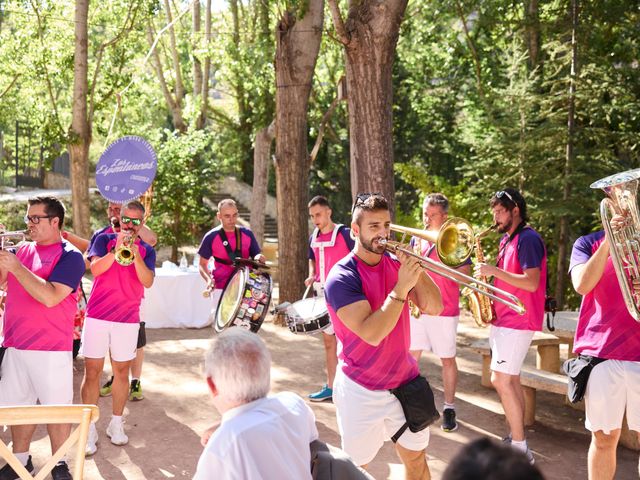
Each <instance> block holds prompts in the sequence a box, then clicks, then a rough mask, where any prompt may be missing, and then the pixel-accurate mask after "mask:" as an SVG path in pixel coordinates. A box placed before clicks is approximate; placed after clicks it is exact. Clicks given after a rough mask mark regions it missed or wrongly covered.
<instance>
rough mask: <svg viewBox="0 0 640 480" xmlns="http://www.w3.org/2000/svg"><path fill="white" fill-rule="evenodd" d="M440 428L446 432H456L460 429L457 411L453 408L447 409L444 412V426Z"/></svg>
mask: <svg viewBox="0 0 640 480" xmlns="http://www.w3.org/2000/svg"><path fill="white" fill-rule="evenodd" d="M440 428H441V429H442V430H444V431H445V432H455V431H456V430H457V429H458V422H456V411H455V410H454V409H453V408H445V409H444V411H443V412H442V425H440Z"/></svg>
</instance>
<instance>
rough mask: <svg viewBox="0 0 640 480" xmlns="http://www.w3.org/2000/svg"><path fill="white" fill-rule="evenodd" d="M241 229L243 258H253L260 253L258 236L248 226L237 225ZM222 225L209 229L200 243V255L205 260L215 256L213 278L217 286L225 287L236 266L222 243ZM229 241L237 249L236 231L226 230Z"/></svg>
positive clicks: (241, 252) (232, 247)
mask: <svg viewBox="0 0 640 480" xmlns="http://www.w3.org/2000/svg"><path fill="white" fill-rule="evenodd" d="M237 228H239V229H240V245H241V248H240V256H241V257H242V258H253V257H255V256H256V255H258V254H259V253H260V246H259V245H258V241H257V240H256V237H254V236H253V233H252V232H251V230H249V229H248V228H244V227H237ZM221 230H222V225H219V226H217V227H216V228H214V229H213V230H209V231H208V232H207V234H206V235H205V236H204V238H203V239H202V242H201V243H200V248H199V249H198V255H200V256H201V257H202V258H204V259H205V260H209V259H210V258H211V257H213V259H214V261H215V266H214V267H213V272H212V276H213V280H214V283H215V286H216V288H224V287H225V286H226V285H227V282H228V281H229V278H230V277H231V275H232V274H233V272H234V271H235V267H234V266H233V265H232V264H231V259H230V258H229V254H228V253H227V249H226V248H225V246H224V245H223V244H222V237H221V236H220V231H221ZM225 235H226V236H227V240H228V242H229V248H231V251H232V252H235V251H236V235H235V233H234V232H225Z"/></svg>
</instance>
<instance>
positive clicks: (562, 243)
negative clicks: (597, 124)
mask: <svg viewBox="0 0 640 480" xmlns="http://www.w3.org/2000/svg"><path fill="white" fill-rule="evenodd" d="M577 30H578V0H571V76H570V82H569V108H568V115H567V117H568V118H567V148H566V155H565V161H564V173H563V175H562V182H563V185H562V203H563V205H568V204H569V197H570V195H571V178H570V174H571V167H572V165H573V164H574V162H575V152H574V149H573V146H574V142H575V130H576V125H575V121H576V119H575V116H576V75H577V69H578V68H577V65H578V42H577V38H576V35H577ZM569 236H570V232H569V216H568V215H567V214H565V215H562V216H561V217H560V239H559V242H558V268H557V270H556V292H555V296H556V299H557V300H558V305H559V306H560V307H561V308H562V307H563V305H564V291H565V279H566V271H567V258H568V256H569V255H568V253H569Z"/></svg>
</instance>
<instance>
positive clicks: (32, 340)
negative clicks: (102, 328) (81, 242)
mask: <svg viewBox="0 0 640 480" xmlns="http://www.w3.org/2000/svg"><path fill="white" fill-rule="evenodd" d="M16 256H17V257H18V260H20V263H22V265H24V266H25V267H27V268H28V269H29V270H31V271H32V272H33V273H35V274H36V275H37V276H38V277H40V278H43V279H44V280H46V281H47V282H51V283H54V282H55V283H61V284H63V285H66V286H68V287H70V288H71V289H72V292H71V293H70V294H69V295H67V296H66V297H65V298H64V299H63V300H62V301H61V302H60V303H59V304H57V305H56V306H54V307H46V306H44V305H43V304H42V303H40V302H38V301H37V300H35V299H34V298H33V297H32V296H31V295H29V293H27V291H26V290H25V289H24V287H23V286H22V285H21V284H20V282H18V280H16V278H15V277H14V276H13V274H11V273H9V275H8V277H7V300H6V305H5V313H4V342H3V345H4V346H5V347H14V348H17V349H18V350H44V351H51V352H53V351H65V352H66V351H71V349H72V348H73V319H74V318H75V314H76V309H77V301H78V297H77V288H78V285H79V284H80V279H81V278H82V275H83V274H84V260H83V258H82V253H80V252H79V251H78V250H77V249H76V248H75V247H74V246H73V245H71V244H70V243H69V242H67V241H62V242H60V243H54V244H52V245H37V244H36V243H35V242H28V243H25V244H23V245H21V246H20V247H19V248H18V251H17V252H16Z"/></svg>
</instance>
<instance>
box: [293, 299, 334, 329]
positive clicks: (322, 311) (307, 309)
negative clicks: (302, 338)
mask: <svg viewBox="0 0 640 480" xmlns="http://www.w3.org/2000/svg"><path fill="white" fill-rule="evenodd" d="M284 315H285V318H286V320H287V326H288V327H289V330H291V331H292V332H293V333H303V334H307V333H317V332H321V331H323V330H325V329H326V328H328V327H329V326H330V325H331V319H330V318H329V310H327V302H326V301H325V299H324V297H309V298H303V299H302V300H298V301H297V302H295V303H292V304H291V305H290V306H289V307H287V309H286V310H285V312H284Z"/></svg>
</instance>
